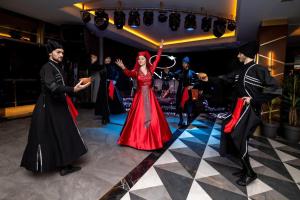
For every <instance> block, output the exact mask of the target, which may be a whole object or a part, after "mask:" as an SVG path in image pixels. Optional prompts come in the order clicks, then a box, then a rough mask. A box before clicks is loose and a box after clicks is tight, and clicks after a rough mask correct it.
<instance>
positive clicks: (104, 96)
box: [91, 54, 110, 125]
mask: <svg viewBox="0 0 300 200" xmlns="http://www.w3.org/2000/svg"><path fill="white" fill-rule="evenodd" d="M91 68H92V69H94V70H95V71H96V72H97V73H95V74H93V75H92V77H93V76H98V78H99V79H100V84H99V89H98V93H97V99H96V103H95V115H99V116H102V124H103V125H105V124H107V123H109V122H110V121H109V106H108V93H107V87H108V85H107V80H106V79H107V69H106V66H105V65H100V64H99V63H98V57H97V56H96V55H95V54H91Z"/></svg>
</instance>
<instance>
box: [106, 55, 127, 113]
mask: <svg viewBox="0 0 300 200" xmlns="http://www.w3.org/2000/svg"><path fill="white" fill-rule="evenodd" d="M104 65H105V67H106V69H107V81H108V104H109V110H110V113H111V114H120V113H124V112H125V108H124V105H123V98H122V97H121V94H120V92H119V90H118V88H117V83H118V79H119V76H120V74H119V73H120V72H119V69H117V68H116V66H115V64H114V63H112V62H111V58H110V57H106V58H105V60H104Z"/></svg>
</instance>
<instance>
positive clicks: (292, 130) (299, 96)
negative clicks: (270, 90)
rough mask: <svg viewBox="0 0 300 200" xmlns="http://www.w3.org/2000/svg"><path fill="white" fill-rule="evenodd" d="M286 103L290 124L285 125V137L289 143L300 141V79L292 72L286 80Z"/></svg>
mask: <svg viewBox="0 0 300 200" xmlns="http://www.w3.org/2000/svg"><path fill="white" fill-rule="evenodd" d="M284 89H285V95H284V102H285V104H286V105H287V106H288V123H286V124H284V125H283V128H284V130H283V133H284V137H285V138H286V139H287V140H288V141H289V142H293V143H296V142H299V141H300V126H299V121H298V111H299V108H300V77H299V74H297V73H296V71H294V70H292V71H291V73H290V74H289V75H288V77H287V78H286V80H285V88H284Z"/></svg>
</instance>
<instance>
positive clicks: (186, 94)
mask: <svg viewBox="0 0 300 200" xmlns="http://www.w3.org/2000/svg"><path fill="white" fill-rule="evenodd" d="M174 76H175V78H176V79H177V80H178V81H179V84H178V88H177V93H176V110H177V113H179V123H178V126H182V125H184V124H183V112H186V114H187V124H186V125H189V124H190V123H191V117H192V116H191V114H192V109H193V101H192V93H191V89H192V88H193V85H194V83H195V82H196V80H197V79H198V77H197V74H196V73H195V72H194V71H193V70H191V69H190V58H189V57H184V58H183V60H182V69H181V70H178V71H176V72H175V73H174Z"/></svg>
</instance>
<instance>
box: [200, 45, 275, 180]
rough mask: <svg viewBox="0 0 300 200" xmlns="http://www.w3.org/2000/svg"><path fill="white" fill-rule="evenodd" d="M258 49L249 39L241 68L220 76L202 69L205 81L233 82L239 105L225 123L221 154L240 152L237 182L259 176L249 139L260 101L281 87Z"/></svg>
mask: <svg viewBox="0 0 300 200" xmlns="http://www.w3.org/2000/svg"><path fill="white" fill-rule="evenodd" d="M257 52H258V44H257V43H256V42H250V43H247V44H246V45H244V46H241V47H240V49H239V54H238V59H239V61H240V62H242V63H244V66H243V67H242V68H240V69H239V70H237V71H234V72H232V73H229V74H226V75H222V76H220V77H218V78H214V77H207V75H206V74H204V73H199V76H200V77H201V79H202V81H205V82H207V81H208V82H212V83H213V82H216V81H219V80H222V81H225V82H228V83H231V84H233V85H234V87H233V90H234V94H235V95H234V96H235V99H236V105H235V108H234V110H233V113H232V115H231V117H230V116H229V117H228V118H226V119H225V120H224V121H223V124H222V135H221V141H220V142H221V143H220V154H221V156H224V155H227V154H234V155H238V156H239V158H240V160H241V163H242V167H243V168H242V170H241V171H240V172H236V173H233V175H235V176H239V177H240V178H239V179H238V180H237V184H239V185H241V186H246V185H248V184H249V183H251V182H252V181H253V180H255V179H256V178H257V175H256V173H255V172H254V171H253V169H252V167H251V164H250V161H249V155H248V143H247V141H248V139H249V137H250V135H251V134H253V132H254V131H255V129H256V127H257V126H258V124H259V123H260V108H261V104H262V103H263V102H266V101H268V100H270V99H272V98H274V97H275V96H276V91H278V90H277V89H278V85H277V83H276V80H275V79H274V78H273V77H271V76H270V73H269V71H268V69H267V68H265V67H262V66H260V65H257V64H255V63H254V57H255V54H256V53H257ZM265 88H268V91H269V92H268V93H266V92H264V91H266V89H265ZM263 89H264V90H263ZM263 92H264V93H263ZM272 93H273V94H272ZM274 94H275V95H274Z"/></svg>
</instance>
